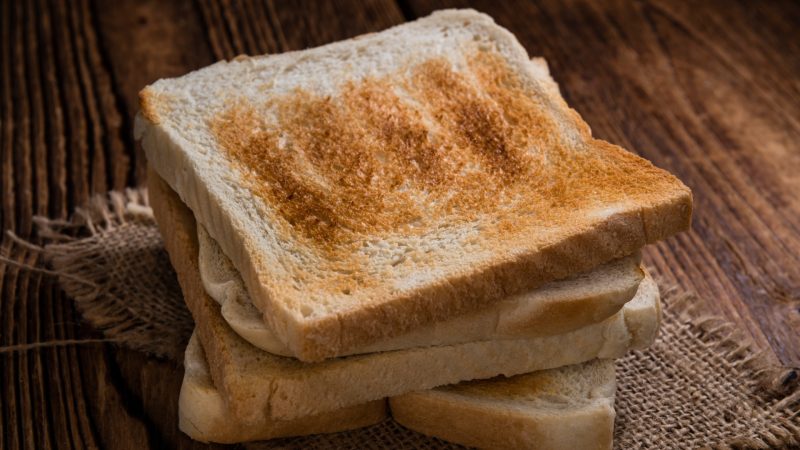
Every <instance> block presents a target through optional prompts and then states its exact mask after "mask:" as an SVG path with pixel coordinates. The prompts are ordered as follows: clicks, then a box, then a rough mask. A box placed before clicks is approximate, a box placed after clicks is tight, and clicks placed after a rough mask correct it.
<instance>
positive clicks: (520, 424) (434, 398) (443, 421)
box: [389, 359, 616, 450]
mask: <svg viewBox="0 0 800 450" xmlns="http://www.w3.org/2000/svg"><path fill="white" fill-rule="evenodd" d="M615 391H616V380H615V376H614V362H613V361H612V360H608V359H598V360H594V361H590V362H586V363H583V364H578V365H573V366H566V367H561V368H558V369H551V370H543V371H540V372H534V373H530V374H525V375H517V376H515V377H511V378H492V379H491V380H480V381H466V382H463V383H460V384H457V385H453V386H444V387H441V388H437V389H433V390H430V391H423V392H414V393H410V394H405V395H401V396H399V397H393V398H391V399H390V401H389V404H390V405H391V411H392V416H393V417H394V419H395V420H396V421H398V422H399V423H400V424H402V425H404V426H406V427H408V428H411V429H412V430H414V431H418V432H420V433H423V434H427V435H429V436H435V437H438V438H441V439H444V440H447V441H450V442H455V443H458V444H462V445H467V446H470V447H479V448H491V449H520V448H536V449H541V450H556V449H564V450H573V449H586V450H601V449H611V447H612V443H613V437H614V417H615V415H616V413H615V411H614V394H615Z"/></svg>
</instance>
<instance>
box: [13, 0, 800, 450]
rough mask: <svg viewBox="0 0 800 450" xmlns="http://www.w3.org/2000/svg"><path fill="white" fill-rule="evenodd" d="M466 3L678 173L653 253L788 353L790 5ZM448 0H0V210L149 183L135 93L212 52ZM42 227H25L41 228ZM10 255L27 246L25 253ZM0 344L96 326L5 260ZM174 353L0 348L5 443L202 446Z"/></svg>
mask: <svg viewBox="0 0 800 450" xmlns="http://www.w3.org/2000/svg"><path fill="white" fill-rule="evenodd" d="M689 3H690V2H678V1H675V2H670V1H653V2H649V1H637V2H635V3H624V2H591V1H586V2H566V3H562V2H561V1H556V0H553V1H546V2H542V3H534V2H527V1H519V2H502V1H498V0H489V1H483V2H478V3H476V4H475V5H473V6H474V7H475V8H477V9H479V10H481V11H484V12H487V13H489V14H490V15H492V16H493V17H494V18H495V20H496V21H498V22H499V23H500V24H501V25H503V26H505V27H507V28H509V29H510V30H511V31H512V32H514V33H515V34H516V35H517V36H518V38H519V39H520V41H521V42H522V43H523V45H524V46H525V47H526V48H527V49H528V52H529V53H530V54H531V55H542V56H545V57H546V58H547V60H548V61H549V63H550V67H551V71H552V73H553V76H554V77H555V79H556V80H557V81H558V82H559V83H560V85H561V88H562V90H563V93H564V95H565V97H566V98H567V101H568V102H569V103H570V105H572V106H573V107H574V108H576V109H577V110H578V111H579V112H580V113H581V114H582V115H583V117H584V118H585V119H586V121H587V122H588V123H589V124H590V125H591V126H592V129H593V130H594V134H595V135H596V136H598V137H600V138H603V139H607V140H609V141H611V142H614V143H617V144H620V145H622V146H624V147H626V148H628V149H631V150H634V151H636V152H638V153H640V154H641V155H643V156H645V157H646V158H648V159H650V160H652V161H653V162H655V163H656V164H657V165H659V166H661V167H664V168H666V169H668V170H670V171H672V172H674V173H675V174H677V175H678V176H679V177H680V178H681V179H682V180H684V182H686V184H688V185H689V186H690V187H691V188H692V190H693V191H694V195H695V205H696V210H695V211H696V212H695V217H694V225H693V230H692V232H690V233H686V234H683V235H681V236H678V237H676V238H673V239H670V240H669V241H667V242H665V243H662V244H659V245H657V246H654V247H653V248H650V249H648V250H647V252H646V261H647V263H648V264H649V266H650V267H652V268H654V271H655V272H657V274H658V275H659V279H660V280H661V281H662V282H664V283H665V284H674V285H677V286H678V287H679V289H681V290H686V291H694V292H696V293H697V294H699V296H700V297H701V298H703V299H705V300H707V301H708V302H709V304H710V305H711V307H712V308H713V309H714V310H715V311H716V312H718V313H720V314H723V315H725V316H726V317H728V318H729V319H730V320H732V321H734V322H735V323H736V324H738V326H739V327H740V328H741V329H743V330H745V331H746V332H747V333H750V334H751V335H752V336H753V338H754V340H755V342H756V343H757V345H758V346H760V347H761V348H763V349H766V350H767V351H768V352H769V354H770V355H772V356H773V357H774V359H775V360H776V361H780V362H781V363H783V364H787V365H794V366H797V365H800V331H798V330H800V194H799V193H800V144H799V143H800V3H797V2H788V1H787V2H751V3H750V2H748V3H745V2H742V3H737V2H730V1H724V0H720V1H704V2H691V3H692V4H691V5H690V4H689ZM447 6H465V5H460V4H458V5H456V4H455V2H454V3H452V4H451V3H450V2H441V3H439V2H433V1H431V2H429V1H416V0H403V1H397V2H395V1H389V0H387V1H382V0H372V1H365V2H363V3H361V2H355V1H336V2H329V3H324V4H316V3H314V2H297V1H292V2H288V1H287V2H285V3H279V2H273V1H269V0H265V1H263V2H262V1H234V0H230V1H220V2H216V1H211V0H197V1H195V2H189V1H186V2H174V3H169V2H157V1H139V0H117V1H100V0H98V1H95V2H92V1H91V0H78V1H74V2H69V4H67V2H60V1H55V0H54V1H39V0H36V1H4V2H3V3H2V7H0V8H1V10H0V33H2V36H0V58H2V63H0V148H1V149H2V153H1V154H0V155H2V162H0V170H1V171H2V183H0V199H2V200H1V201H2V209H1V210H0V223H2V228H3V230H14V231H15V232H16V233H17V234H18V235H20V236H23V237H29V236H32V232H33V231H34V230H33V225H32V220H31V217H32V216H33V215H35V214H41V215H48V216H54V217H66V216H67V215H68V214H69V212H70V211H71V210H72V209H73V208H74V207H75V206H76V205H79V204H81V203H82V202H83V201H84V200H85V199H87V197H89V196H90V195H91V194H92V193H97V192H104V191H106V190H108V189H119V188H122V187H124V186H128V185H137V184H141V183H142V182H143V177H144V174H145V170H144V168H145V160H144V158H143V156H142V153H141V150H140V149H138V148H137V145H136V143H135V142H134V139H133V133H132V123H133V117H134V114H135V112H136V110H137V108H138V106H137V92H138V91H139V89H141V88H142V87H143V86H145V85H146V84H148V83H150V82H152V81H154V80H156V79H158V78H161V77H168V76H175V75H181V74H183V73H185V72H187V71H189V70H192V69H196V68H199V67H202V66H205V65H207V64H209V63H212V62H213V61H215V60H218V59H222V58H232V57H234V56H236V55H238V54H241V53H247V54H260V53H274V52H282V51H286V50H293V49H302V48H305V47H309V46H315V45H319V44H324V43H327V42H331V41H335V40H338V39H343V38H347V37H351V36H355V35H357V34H361V33H365V32H370V31H376V30H380V29H383V28H386V27H389V26H391V25H394V24H397V23H401V22H403V21H404V20H411V19H414V18H415V17H419V16H423V15H427V14H428V13H429V12H431V11H432V10H434V9H438V8H443V7H447ZM34 239H35V237H34ZM12 247H13V245H12V243H11V242H10V240H9V239H7V238H3V241H2V250H3V252H4V254H7V253H8V252H9V251H12V250H13V252H12V253H13V257H14V258H15V259H16V260H17V261H21V262H32V256H31V254H30V253H27V252H24V251H23V252H20V251H18V250H16V249H12ZM0 286H2V303H0V345H10V344H17V343H25V342H33V341H47V340H53V339H68V338H86V337H97V336H98V335H97V333H96V332H94V331H93V330H91V329H88V327H86V326H85V325H81V321H80V317H79V315H78V314H77V313H76V312H75V310H74V309H73V307H72V305H71V303H70V301H69V299H68V298H66V297H65V296H64V294H63V293H61V292H60V291H59V289H58V287H57V285H56V284H55V283H54V282H53V280H52V279H50V278H49V277H46V276H42V275H40V274H37V273H30V272H25V271H19V270H17V269H15V268H13V267H10V266H3V270H2V271H0ZM181 376H182V373H181V370H180V369H179V368H177V367H175V366H174V365H173V364H171V363H167V362H163V361H157V360H154V359H148V358H146V357H144V356H142V355H141V354H138V353H136V352H133V351H128V350H124V349H118V348H115V347H114V346H111V345H83V346H67V347H59V348H46V349H40V350H36V351H29V352H25V353H20V352H15V353H6V354H0V404H1V405H0V429H1V430H2V433H3V434H2V439H0V449H6V448H7V449H15V448H54V447H58V448H84V447H90V448H94V447H101V448H131V449H142V448H175V447H177V448H200V447H205V446H204V445H201V444H198V443H194V442H192V441H190V440H189V439H188V438H186V437H185V436H183V435H181V434H180V433H179V432H178V431H177V428H176V416H177V411H176V409H177V408H176V399H177V392H178V388H179V386H180V380H181Z"/></svg>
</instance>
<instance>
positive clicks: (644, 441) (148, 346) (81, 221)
mask: <svg viewBox="0 0 800 450" xmlns="http://www.w3.org/2000/svg"><path fill="white" fill-rule="evenodd" d="M38 224H39V233H40V235H41V236H42V237H43V238H44V239H45V241H47V242H49V244H48V245H46V246H45V247H44V248H43V249H42V251H43V256H44V257H45V259H46V260H47V261H48V262H49V264H50V265H51V267H52V269H53V271H54V272H55V273H56V274H57V275H58V276H59V281H60V283H61V285H62V287H63V288H64V290H65V291H66V292H67V293H68V294H69V295H70V296H71V297H72V298H74V300H75V302H76V305H77V306H78V308H79V310H80V311H81V313H82V314H83V317H84V318H85V319H86V320H87V321H88V322H90V323H91V324H92V325H94V326H95V327H96V328H97V329H99V330H102V332H103V333H104V334H105V336H106V337H107V338H109V339H111V340H113V341H116V342H118V343H119V344H120V345H126V346H129V347H132V348H134V349H138V350H142V351H145V352H148V353H150V354H153V355H157V356H160V357H165V358H169V359H172V360H174V361H176V362H178V363H180V361H181V358H182V353H183V348H184V346H185V344H186V342H187V340H188V337H189V334H190V333H191V330H192V328H193V324H192V319H191V316H190V315H189V312H188V311H187V310H186V308H185V306H184V303H183V300H182V297H181V291H180V289H179V287H178V283H177V281H176V278H175V274H174V272H173V271H172V267H171V266H170V263H169V260H168V257H167V255H166V253H165V251H164V248H163V246H162V242H161V237H160V235H159V233H158V230H157V228H156V225H155V222H154V220H153V217H152V212H151V211H150V209H149V207H148V206H147V194H146V192H145V191H141V190H139V191H137V190H129V191H126V192H125V193H119V192H116V193H111V194H109V196H108V197H101V198H95V199H94V200H93V201H92V202H91V203H90V204H89V205H87V206H86V207H85V208H82V209H79V210H78V211H76V214H75V215H74V216H73V218H72V219H71V220H70V221H51V220H46V219H38ZM662 297H663V303H664V317H663V324H662V328H661V332H660V335H659V338H658V340H657V341H656V343H655V344H654V345H653V346H652V347H651V348H650V349H648V350H646V351H634V352H631V353H630V354H629V355H628V356H626V357H624V358H622V359H620V360H619V361H618V362H617V375H618V391H617V399H616V409H617V419H616V431H615V447H616V448H626V449H627V448H659V449H662V448H670V449H671V448H676V449H678V448H679V449H684V448H704V447H705V448H798V447H800V388H798V384H800V383H798V371H797V370H791V369H786V368H779V367H773V366H771V365H770V364H769V363H768V362H767V361H768V360H767V359H766V358H765V357H764V356H763V355H761V354H759V353H757V352H755V351H754V350H753V349H752V347H751V344H750V342H749V340H747V339H745V338H744V337H742V336H740V335H738V334H737V333H736V332H735V330H734V328H733V327H732V326H731V325H730V324H728V323H726V322H725V321H723V320H721V319H718V318H714V317H711V316H708V315H706V314H703V313H702V311H701V305H702V302H701V301H699V299H696V298H693V297H691V296H687V295H679V294H678V293H676V292H670V291H668V292H662ZM176 395H177V392H176ZM246 447H247V448H253V449H256V448H257V449H265V448H414V449H423V448H424V449H434V448H455V446H453V445H451V444H448V443H446V442H444V441H441V440H437V439H432V438H429V437H426V436H424V435H421V434H418V433H415V432H413V431H410V430H408V429H405V428H403V427H402V426H400V425H399V424H397V423H396V422H394V421H392V420H387V421H385V422H384V423H381V424H378V425H375V426H372V427H368V428H364V429H361V430H357V431H351V432H345V433H336V434H328V435H317V436H309V437H303V438H293V439H283V440H276V441H270V442H264V443H254V444H248V445H246Z"/></svg>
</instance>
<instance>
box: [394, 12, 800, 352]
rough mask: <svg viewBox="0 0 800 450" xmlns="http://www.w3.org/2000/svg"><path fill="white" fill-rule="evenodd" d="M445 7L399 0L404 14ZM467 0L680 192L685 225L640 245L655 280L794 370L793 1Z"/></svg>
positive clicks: (798, 247) (798, 165)
mask: <svg viewBox="0 0 800 450" xmlns="http://www.w3.org/2000/svg"><path fill="white" fill-rule="evenodd" d="M454 3H455V2H435V1H433V2H432V1H425V0H419V1H417V0H412V1H410V2H409V4H410V5H409V10H410V12H411V13H412V14H414V15H417V16H421V15H425V14H428V13H429V12H430V11H432V10H433V9H438V8H441V7H446V6H453V5H454ZM760 5H764V4H763V3H761V4H760ZM473 6H475V7H476V8H477V9H478V10H481V11H484V12H487V13H488V14H490V15H491V16H493V17H494V18H495V20H496V21H497V22H498V23H499V24H501V25H503V26H505V27H507V28H509V29H510V30H511V31H512V32H513V33H515V35H516V36H517V37H518V38H519V39H520V41H521V43H522V44H523V45H524V46H525V47H526V48H527V50H528V52H529V53H530V54H532V55H542V56H544V57H546V58H547V60H548V62H549V63H550V66H551V72H552V73H553V76H554V78H555V79H556V81H558V82H559V84H560V86H561V88H562V92H563V93H564V95H565V97H566V99H567V101H568V103H569V104H570V105H571V106H572V107H574V108H576V109H577V110H578V111H579V112H580V113H581V115H582V116H583V117H584V118H585V119H586V121H587V122H588V123H589V124H590V125H591V127H592V129H593V132H594V134H595V136H597V137H600V138H603V139H607V140H609V141H611V142H614V143H617V144H620V145H622V146H624V147H626V148H628V149H631V150H633V151H636V152H639V153H640V154H642V155H643V156H645V157H646V158H648V159H650V160H652V161H654V162H655V163H656V164H657V165H659V166H661V167H664V168H666V169H668V170H670V171H672V172H673V173H676V174H677V175H678V176H679V177H680V178H681V179H682V180H684V182H686V183H687V184H688V185H689V186H690V187H691V188H692V190H693V192H694V195H695V204H696V209H695V217H694V224H693V230H692V232H690V233H687V234H684V235H682V236H678V237H676V238H673V239H670V240H669V241H667V242H665V243H661V244H659V245H657V246H654V247H653V248H651V249H649V250H648V252H647V253H646V260H647V262H648V263H649V264H650V265H652V266H653V267H655V270H656V271H657V272H658V273H659V274H660V275H661V276H662V280H663V282H664V284H675V285H679V286H681V287H682V288H683V289H687V290H691V291H695V292H697V293H698V294H700V295H701V296H702V297H703V298H704V299H706V300H707V301H708V302H709V303H710V306H711V307H712V308H713V309H714V310H715V311H717V312H720V313H723V314H724V315H726V316H727V317H729V318H730V319H732V320H734V321H736V322H737V323H739V324H741V325H742V326H743V327H744V328H745V329H746V330H747V331H748V332H749V333H750V334H752V335H753V336H754V338H755V339H756V341H757V342H758V344H759V345H761V346H762V347H763V348H771V349H772V350H773V351H774V353H775V354H776V355H777V357H778V358H779V359H780V361H781V362H782V363H784V364H789V365H798V364H800V336H798V332H797V330H798V329H800V327H798V324H800V314H798V307H799V306H800V264H798V258H799V257H800V233H798V230H800V222H799V221H797V219H796V218H797V217H798V216H800V207H798V201H800V199H798V197H797V196H796V195H794V194H793V193H794V192H796V191H797V188H798V184H797V183H798V182H800V178H798V176H797V173H798V171H799V170H800V153H798V152H797V151H796V148H797V147H796V144H795V143H796V142H797V141H798V138H800V126H798V123H797V122H798V120H797V117H800V94H798V84H797V79H798V78H797V73H798V71H797V66H798V64H800V49H798V44H797V42H798V41H800V34H799V33H798V28H797V26H796V23H797V22H796V21H792V19H793V18H796V17H797V15H798V9H799V8H798V7H797V5H796V4H795V5H792V6H791V7H786V8H775V7H770V6H769V5H765V6H762V7H758V8H750V6H751V5H749V4H748V5H745V4H741V3H734V2H724V3H723V2H701V3H700V4H692V5H688V4H687V5H681V4H680V3H678V2H668V1H663V2H662V1H652V2H641V3H636V4H635V5H631V4H628V3H625V2H607V3H597V2H589V1H576V2H566V3H563V2H555V1H552V2H536V3H534V2H527V3H515V4H513V5H512V4H510V3H506V2H490V1H479V2H475V5H473ZM773 6H774V5H773ZM766 30H769V31H766ZM779 36H782V38H780V37H779ZM787 36H792V37H793V38H792V39H787V38H786V37H787ZM786 42H792V43H791V44H786ZM793 80H794V81H793ZM773 105H775V106H773Z"/></svg>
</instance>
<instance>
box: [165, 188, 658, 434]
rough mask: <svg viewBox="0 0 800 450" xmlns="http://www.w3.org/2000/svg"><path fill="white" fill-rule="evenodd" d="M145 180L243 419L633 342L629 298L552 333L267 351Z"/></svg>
mask: <svg viewBox="0 0 800 450" xmlns="http://www.w3.org/2000/svg"><path fill="white" fill-rule="evenodd" d="M149 187H150V189H149V196H150V203H151V206H152V207H153V213H154V215H155V217H156V221H157V222H158V224H159V228H160V229H161V233H162V235H163V237H164V245H165V247H166V249H167V251H168V253H169V256H170V260H171V262H172V265H173V266H174V267H175V270H176V272H177V275H178V281H179V282H180V285H181V288H182V290H183V294H184V299H185V301H186V304H187V306H188V308H189V310H190V311H191V313H192V315H193V317H194V319H195V323H196V324H197V325H196V332H197V334H198V337H199V338H200V341H201V343H202V345H203V348H204V349H205V351H206V357H207V358H208V362H209V366H210V369H211V375H212V378H213V380H214V384H215V385H216V386H217V388H218V389H219V390H220V393H221V394H222V396H223V398H224V399H225V403H226V405H227V406H228V408H229V411H230V413H231V415H232V417H237V418H238V419H241V420H245V421H252V420H259V418H260V417H262V416H263V415H267V417H270V418H273V419H280V420H289V419H296V418H299V417H303V416H308V415H313V414H319V413H324V412H327V411H333V410H336V409H341V408H344V407H347V406H351V405H357V404H361V403H366V402H368V401H371V400H377V399H381V398H384V397H389V396H394V395H400V394H403V393H406V392H411V391H416V390H424V389H429V388H433V387H436V386H441V385H445V384H453V383H457V382H460V381H464V380H472V379H484V378H491V377H494V376H497V375H501V374H502V375H507V376H512V375H517V374H521V373H527V372H532V371H536V370H544V369H550V368H555V367H560V366H564V365H568V364H577V363H580V362H583V361H588V360H591V359H594V358H598V357H600V358H616V357H619V356H622V355H623V354H624V353H625V352H626V351H627V350H628V349H629V348H631V347H634V346H638V345H639V344H638V343H637V342H636V341H635V339H636V338H637V335H632V334H631V333H630V332H629V330H628V325H627V323H626V319H627V315H626V311H627V310H628V309H629V306H628V305H631V304H638V302H637V298H636V297H634V299H633V300H631V301H630V302H628V303H627V304H626V305H625V306H624V307H623V308H622V311H620V312H619V313H617V314H615V315H614V316H612V317H610V318H609V319H607V320H606V321H604V322H601V323H599V324H595V325H590V326H587V327H584V328H582V329H580V330H576V331H573V332H570V333H565V334H559V335H554V336H545V337H537V338H527V339H509V340H497V341H487V342H473V343H465V344H458V345H449V346H439V347H427V348H417V349H408V350H396V351H391V352H382V353H374V354H369V355H356V356H349V357H344V358H336V359H331V360H327V361H323V362H320V363H303V362H301V361H298V360H297V359H294V358H286V357H280V356H275V355H271V354H269V353H267V352H264V351H262V350H260V349H258V348H256V347H254V346H252V345H250V344H249V343H248V342H247V341H245V340H243V339H242V338H241V337H239V335H237V334H236V333H235V332H234V331H233V330H231V328H230V327H229V326H228V324H227V323H226V322H225V320H224V319H223V318H222V315H221V314H220V308H219V305H218V304H217V303H216V302H215V301H214V300H213V299H211V297H209V296H208V294H207V293H206V291H205V289H204V288H203V285H202V281H201V280H200V273H199V269H198V260H197V259H198V243H197V229H196V226H195V222H194V216H193V215H192V212H191V211H190V210H189V209H188V208H187V207H186V206H185V205H184V204H183V203H182V202H181V200H180V199H179V198H178V196H177V195H176V194H175V193H174V192H172V191H171V190H170V188H169V186H167V185H166V184H165V183H164V182H163V180H161V179H159V178H158V177H155V176H154V177H150V178H149ZM642 284H644V283H642ZM640 286H641V285H640ZM640 295H641V296H643V297H647V298H645V299H644V300H643V301H644V302H645V303H646V304H647V305H648V309H647V310H648V311H649V313H644V314H641V315H640V319H645V318H649V320H651V321H653V322H655V321H657V319H658V314H657V305H658V293H657V292H650V293H644V292H643V293H640V292H637V297H638V296H640ZM639 328H640V329H644V327H639ZM238 419H237V420H238Z"/></svg>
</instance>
